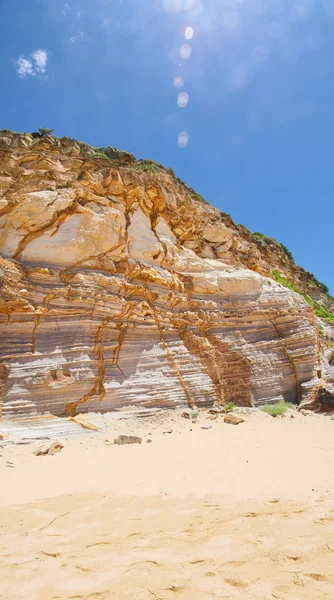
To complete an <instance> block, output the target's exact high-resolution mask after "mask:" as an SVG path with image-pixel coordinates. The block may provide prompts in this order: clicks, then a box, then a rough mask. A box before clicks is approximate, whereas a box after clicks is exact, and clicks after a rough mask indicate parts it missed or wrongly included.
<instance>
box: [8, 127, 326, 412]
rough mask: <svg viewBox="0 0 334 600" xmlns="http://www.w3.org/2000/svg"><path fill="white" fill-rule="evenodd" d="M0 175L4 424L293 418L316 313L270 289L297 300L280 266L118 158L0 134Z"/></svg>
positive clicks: (176, 190) (277, 257) (222, 218)
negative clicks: (240, 414)
mask: <svg viewBox="0 0 334 600" xmlns="http://www.w3.org/2000/svg"><path fill="white" fill-rule="evenodd" d="M0 162H1V174H0V190H1V197H0V215H1V216H0V227H1V229H0V253H1V256H2V258H1V260H0V275H1V277H0V285H1V287H0V291H1V304H0V311H1V313H0V317H1V332H2V335H1V340H0V349H1V364H0V390H1V397H2V405H1V406H2V418H11V417H12V416H13V415H20V414H24V415H26V414H30V413H37V414H42V413H43V412H46V411H48V412H51V413H53V414H55V415H63V414H68V415H71V416H73V415H75V414H76V413H80V412H86V411H92V410H99V411H107V410H117V409H119V408H121V407H125V406H133V405H136V406H143V407H174V406H178V405H180V406H183V405H189V406H190V407H193V406H195V405H197V406H200V405H212V404H213V403H215V402H218V403H220V404H221V403H226V402H234V403H236V404H239V405H243V406H251V405H253V404H255V405H256V404H262V403H266V402H272V401H275V400H278V399H282V398H284V399H285V400H287V401H290V402H294V403H300V402H301V401H302V400H304V399H305V398H307V397H308V395H309V394H310V393H312V391H313V390H314V389H316V388H317V386H319V384H320V382H321V381H322V377H323V364H322V352H321V344H320V340H319V328H318V324H317V321H316V317H315V314H314V310H313V308H312V307H311V306H310V305H309V304H307V303H306V302H305V300H304V298H303V297H302V296H301V295H299V294H297V293H295V292H293V291H291V290H289V289H287V288H286V287H283V286H282V285H280V284H279V283H277V282H276V281H273V280H272V279H271V278H270V277H269V276H270V275H271V272H272V270H273V269H278V268H279V269H280V270H281V271H283V267H282V265H283V266H284V271H283V272H284V275H285V276H287V274H290V276H291V278H292V279H293V280H294V281H295V282H296V281H297V280H298V282H299V285H300V286H301V287H302V286H303V285H304V284H303V282H302V280H301V279H300V278H299V279H298V277H299V275H298V273H299V271H298V269H300V268H299V267H296V266H295V265H294V264H293V263H291V261H290V260H289V259H288V257H286V256H284V252H282V251H280V250H279V249H278V248H277V250H275V251H273V254H272V256H270V260H269V258H268V255H267V254H266V252H268V249H267V250H266V252H265V253H264V254H261V250H260V249H259V247H258V245H257V244H256V243H255V242H254V241H253V240H252V238H251V236H250V235H249V232H248V233H247V230H245V228H242V227H241V226H237V225H235V224H234V223H233V221H232V220H231V219H230V218H229V217H228V216H227V215H225V214H224V213H221V212H220V211H218V210H217V209H215V208H213V207H211V206H209V205H206V204H204V203H203V202H201V201H200V200H199V199H196V197H194V195H193V194H192V193H191V192H189V189H188V188H186V187H185V186H182V185H180V184H179V183H178V182H177V181H176V180H175V178H174V177H173V175H172V174H171V173H170V172H168V171H165V170H163V169H160V168H156V169H143V168H142V164H143V163H140V162H139V163H138V162H136V161H135V160H134V158H133V157H132V155H129V154H128V153H119V154H116V158H115V159H114V158H111V159H110V160H108V159H105V158H100V157H95V158H94V157H92V156H90V154H89V153H87V150H86V149H85V148H83V147H82V145H81V146H80V144H79V143H77V142H74V141H69V140H68V138H64V139H63V140H58V139H56V138H53V137H50V136H45V137H42V138H37V139H36V138H32V137H31V136H28V135H11V134H3V135H1V136H0ZM310 287H313V288H314V285H313V284H312V286H310ZM303 289H304V288H303ZM306 291H308V293H309V290H306ZM317 294H318V295H321V291H320V290H318V291H317Z"/></svg>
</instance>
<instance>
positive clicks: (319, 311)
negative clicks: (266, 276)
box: [272, 271, 334, 325]
mask: <svg viewBox="0 0 334 600" xmlns="http://www.w3.org/2000/svg"><path fill="white" fill-rule="evenodd" d="M272 273H273V277H274V279H276V281H277V282H278V283H280V284H282V285H284V286H285V287H287V288H289V290H292V291H293V292H297V294H300V295H301V296H303V298H305V300H306V302H307V303H308V304H309V305H310V306H313V308H314V310H315V314H316V315H317V317H319V318H320V319H323V320H324V321H327V323H330V324H331V325H334V313H332V312H331V311H329V310H328V309H327V308H325V306H322V305H321V304H319V302H316V301H315V300H312V298H310V296H309V295H308V294H305V292H302V290H300V289H299V288H297V287H296V286H295V285H294V284H293V283H291V281H288V279H285V277H282V275H280V274H279V273H278V271H273V272H272Z"/></svg>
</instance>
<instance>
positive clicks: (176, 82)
mask: <svg viewBox="0 0 334 600" xmlns="http://www.w3.org/2000/svg"><path fill="white" fill-rule="evenodd" d="M183 84H184V81H183V79H182V77H179V76H177V77H175V79H174V87H176V88H181V87H182V86H183Z"/></svg>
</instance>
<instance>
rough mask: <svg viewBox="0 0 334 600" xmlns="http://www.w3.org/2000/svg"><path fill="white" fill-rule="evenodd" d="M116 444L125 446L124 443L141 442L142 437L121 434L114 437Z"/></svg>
mask: <svg viewBox="0 0 334 600" xmlns="http://www.w3.org/2000/svg"><path fill="white" fill-rule="evenodd" d="M114 444H117V445H118V446H123V445H124V444H141V438H140V437H137V436H136V435H119V436H118V437H117V438H115V439H114Z"/></svg>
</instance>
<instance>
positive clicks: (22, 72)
mask: <svg viewBox="0 0 334 600" xmlns="http://www.w3.org/2000/svg"><path fill="white" fill-rule="evenodd" d="M15 65H16V72H17V73H18V75H19V77H20V78H23V77H27V75H34V69H33V66H32V62H31V60H28V59H27V58H24V56H19V58H18V59H17V60H16V61H15Z"/></svg>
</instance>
